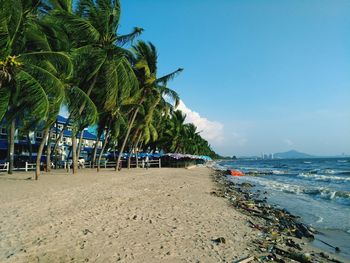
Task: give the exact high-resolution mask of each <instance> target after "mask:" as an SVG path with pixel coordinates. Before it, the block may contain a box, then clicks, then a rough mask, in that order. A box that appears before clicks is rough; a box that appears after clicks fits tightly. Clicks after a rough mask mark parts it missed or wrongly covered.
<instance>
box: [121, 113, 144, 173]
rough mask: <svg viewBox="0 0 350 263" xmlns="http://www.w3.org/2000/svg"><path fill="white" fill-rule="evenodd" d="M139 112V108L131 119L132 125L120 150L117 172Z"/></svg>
mask: <svg viewBox="0 0 350 263" xmlns="http://www.w3.org/2000/svg"><path fill="white" fill-rule="evenodd" d="M138 112H139V108H137V109H136V110H135V112H134V114H133V116H132V118H131V121H130V124H129V127H128V130H127V132H126V135H125V138H124V141H123V144H122V147H121V148H120V151H119V155H118V160H117V163H116V171H118V167H119V163H120V160H121V158H122V154H123V151H124V148H125V145H126V142H127V141H128V138H129V135H130V131H131V128H132V125H133V124H134V122H135V119H136V116H137V113H138Z"/></svg>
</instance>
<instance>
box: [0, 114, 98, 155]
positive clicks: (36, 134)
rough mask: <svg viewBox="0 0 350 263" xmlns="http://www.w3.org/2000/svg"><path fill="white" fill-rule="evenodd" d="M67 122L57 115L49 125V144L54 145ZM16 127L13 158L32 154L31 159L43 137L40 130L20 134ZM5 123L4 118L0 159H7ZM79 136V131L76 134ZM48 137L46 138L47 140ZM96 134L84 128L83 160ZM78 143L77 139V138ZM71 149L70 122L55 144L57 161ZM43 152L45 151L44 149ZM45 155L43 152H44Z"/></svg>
mask: <svg viewBox="0 0 350 263" xmlns="http://www.w3.org/2000/svg"><path fill="white" fill-rule="evenodd" d="M66 122H67V119H66V118H64V117H63V116H60V115H59V116H58V117H57V120H56V122H55V124H54V125H53V126H52V127H51V129H52V137H51V140H50V141H51V142H50V145H51V147H53V146H54V144H55V142H56V140H57V138H58V137H59V134H60V132H61V131H62V129H64V126H65V124H66ZM16 126H17V127H18V128H17V130H16V132H15V159H18V158H19V159H26V157H28V158H29V156H30V155H32V160H29V159H28V158H27V159H28V160H29V161H34V158H35V157H36V153H37V151H38V148H39V145H40V142H41V140H42V138H43V133H42V131H31V132H29V133H28V134H22V133H21V131H20V125H16ZM7 132H8V130H7V124H6V120H3V121H2V123H0V161H4V160H6V159H7V149H8V142H7V140H8V138H7ZM77 137H78V138H80V133H79V134H78V136H77ZM47 139H48V138H46V140H47ZM96 139H97V137H96V135H95V134H93V133H91V132H89V131H88V129H86V130H84V133H83V141H82V148H81V152H80V157H82V158H84V159H85V160H90V158H91V154H92V151H93V149H94V147H95V144H96ZM77 141H78V144H79V139H78V140H77ZM98 148H102V142H99V144H98ZM71 149H72V126H71V125H70V124H68V125H67V127H66V128H65V129H64V131H63V136H62V138H61V139H60V140H59V141H58V144H57V153H58V154H57V157H58V158H57V159H58V161H66V160H67V159H69V157H70V156H71ZM44 153H45V151H44ZM44 157H45V154H44Z"/></svg>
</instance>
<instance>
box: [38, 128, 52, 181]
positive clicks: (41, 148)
mask: <svg viewBox="0 0 350 263" xmlns="http://www.w3.org/2000/svg"><path fill="white" fill-rule="evenodd" d="M49 129H50V127H48V128H46V129H45V131H44V134H43V138H42V139H41V142H40V145H39V149H38V155H37V156H36V167H35V180H38V178H39V175H40V161H41V155H42V153H43V150H44V146H45V142H46V137H47V134H48V133H49Z"/></svg>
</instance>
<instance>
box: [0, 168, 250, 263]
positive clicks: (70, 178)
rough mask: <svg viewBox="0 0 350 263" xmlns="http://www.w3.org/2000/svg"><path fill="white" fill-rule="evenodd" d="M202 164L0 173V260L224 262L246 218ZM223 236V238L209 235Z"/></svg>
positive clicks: (237, 254)
mask: <svg viewBox="0 0 350 263" xmlns="http://www.w3.org/2000/svg"><path fill="white" fill-rule="evenodd" d="M210 173H211V170H209V169H207V168H194V169H190V170H187V169H170V168H169V169H168V168H162V169H157V168H154V169H148V170H145V169H132V170H126V169H124V170H123V171H121V172H119V173H116V172H115V171H113V170H103V171H101V172H100V173H97V172H96V171H94V170H90V169H85V170H79V173H78V174H77V175H71V174H69V175H68V174H66V173H65V172H63V171H58V172H55V171H53V172H52V173H51V174H45V173H44V174H43V175H42V176H41V177H40V179H39V181H33V180H26V179H27V178H28V177H31V176H33V174H31V173H17V174H14V175H11V176H9V175H0V262H232V261H233V260H234V259H238V258H243V257H245V256H248V255H249V254H250V253H249V252H250V251H249V244H250V242H251V240H252V239H254V238H255V237H256V233H257V232H256V231H255V232H254V230H252V229H251V228H250V227H249V226H248V223H247V219H248V217H246V216H245V215H242V214H241V213H240V212H238V211H236V210H234V209H231V208H230V207H229V205H228V202H227V200H226V199H224V198H219V197H216V196H214V195H211V194H210V192H211V191H213V190H215V189H214V188H215V184H214V182H213V181H212V178H211V176H210ZM219 237H223V238H224V239H225V243H219V244H216V243H215V242H213V241H212V240H213V239H217V238H219Z"/></svg>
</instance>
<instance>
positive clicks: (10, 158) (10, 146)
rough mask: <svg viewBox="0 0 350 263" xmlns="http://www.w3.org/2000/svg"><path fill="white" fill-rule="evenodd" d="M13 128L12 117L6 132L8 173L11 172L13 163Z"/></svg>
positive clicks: (14, 125)
mask: <svg viewBox="0 0 350 263" xmlns="http://www.w3.org/2000/svg"><path fill="white" fill-rule="evenodd" d="M15 130H16V120H15V119H13V120H12V121H11V124H10V129H9V133H8V162H9V169H8V174H12V173H13V168H14V167H13V165H14V159H15Z"/></svg>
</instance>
